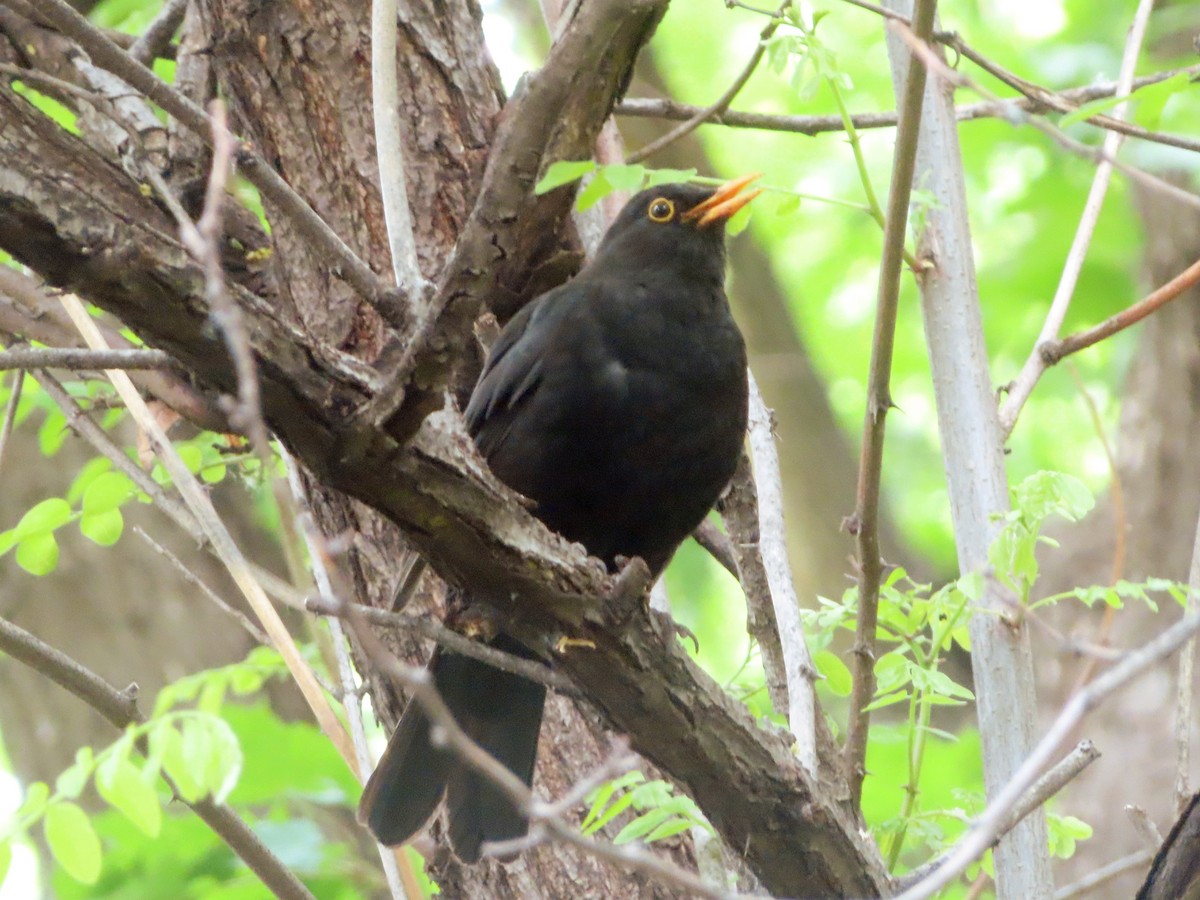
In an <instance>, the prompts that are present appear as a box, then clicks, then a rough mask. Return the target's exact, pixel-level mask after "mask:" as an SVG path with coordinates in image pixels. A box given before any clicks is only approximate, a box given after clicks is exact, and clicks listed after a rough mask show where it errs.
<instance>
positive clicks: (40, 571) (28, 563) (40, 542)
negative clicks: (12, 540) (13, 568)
mask: <svg viewBox="0 0 1200 900" xmlns="http://www.w3.org/2000/svg"><path fill="white" fill-rule="evenodd" d="M17 565H18V566H20V567H21V568H22V569H24V570H25V571H26V572H28V573H29V574H30V575H49V574H50V573H51V572H53V571H54V570H55V568H57V566H58V542H57V541H56V540H54V535H53V534H50V533H49V532H46V533H43V534H35V535H33V536H32V537H27V538H25V539H24V540H22V541H21V543H19V544H17Z"/></svg>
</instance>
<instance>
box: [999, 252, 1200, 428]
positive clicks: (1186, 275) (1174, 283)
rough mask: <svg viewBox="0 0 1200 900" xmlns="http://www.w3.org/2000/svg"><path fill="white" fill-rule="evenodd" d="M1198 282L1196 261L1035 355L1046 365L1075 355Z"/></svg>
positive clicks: (1044, 347)
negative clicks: (1133, 301)
mask: <svg viewBox="0 0 1200 900" xmlns="http://www.w3.org/2000/svg"><path fill="white" fill-rule="evenodd" d="M1198 283H1200V260H1197V261H1196V262H1194V263H1192V264H1191V265H1190V266H1188V267H1187V268H1186V269H1184V270H1183V271H1182V272H1180V273H1179V274H1178V275H1176V276H1175V277H1174V278H1172V279H1171V280H1170V281H1168V282H1167V283H1166V284H1164V285H1163V286H1162V287H1160V288H1157V289H1155V290H1153V291H1151V292H1150V293H1149V294H1147V295H1146V296H1145V297H1143V298H1142V299H1141V300H1139V301H1138V302H1137V303H1135V304H1133V305H1132V306H1130V307H1127V308H1126V309H1123V310H1121V311H1120V312H1119V313H1117V314H1116V315H1115V316H1110V317H1109V318H1107V319H1105V320H1104V321H1103V322H1101V323H1100V324H1099V325H1095V326H1093V327H1091V328H1088V329H1085V330H1083V331H1077V332H1075V333H1074V334H1070V335H1067V336H1066V337H1065V338H1063V339H1062V340H1061V341H1054V342H1052V343H1049V344H1044V345H1041V346H1039V347H1038V352H1039V353H1040V355H1041V357H1042V359H1043V360H1044V361H1045V363H1046V365H1048V366H1050V365H1054V364H1055V363H1057V362H1059V361H1061V360H1062V359H1063V358H1064V357H1066V356H1070V355H1071V354H1072V353H1078V352H1079V351H1080V350H1083V349H1085V348H1087V347H1090V346H1092V345H1093V344H1097V343H1099V342H1100V341H1102V340H1104V339H1105V338H1109V337H1112V336H1113V335H1114V334H1116V333H1117V332H1118V331H1123V330H1125V329H1126V328H1128V327H1130V326H1131V325H1136V324H1137V323H1138V322H1140V321H1142V319H1144V318H1146V316H1148V315H1150V314H1151V313H1154V312H1157V311H1158V310H1159V309H1161V308H1162V307H1164V306H1166V305H1167V304H1168V303H1170V302H1171V301H1172V300H1174V299H1175V298H1176V297H1178V296H1179V295H1180V294H1182V293H1183V292H1184V291H1187V290H1189V289H1190V288H1193V287H1195V286H1196V284H1198ZM1006 408H1007V405H1006ZM1018 411H1019V410H1018Z"/></svg>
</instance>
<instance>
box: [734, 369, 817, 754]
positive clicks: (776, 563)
mask: <svg viewBox="0 0 1200 900" xmlns="http://www.w3.org/2000/svg"><path fill="white" fill-rule="evenodd" d="M749 439H750V455H751V458H752V459H753V461H754V480H755V484H756V487H757V492H758V523H759V538H758V541H759V544H758V546H759V552H760V553H761V555H762V562H763V568H764V569H765V570H766V575H767V585H768V587H769V589H770V593H771V605H772V606H773V607H774V610H775V622H776V627H777V629H778V632H779V642H780V645H781V647H782V650H783V663H784V672H785V675H786V679H787V692H788V710H787V713H788V726H789V727H790V729H791V732H792V734H793V735H794V736H795V738H796V756H797V758H798V759H799V760H800V762H801V763H802V764H803V766H804V767H805V768H806V769H808V771H809V772H810V773H811V774H813V775H816V772H817V731H816V728H817V698H816V695H815V694H814V692H813V681H814V679H815V678H816V669H815V668H814V666H813V663H812V658H811V657H810V656H809V653H808V644H807V643H806V642H805V640H804V625H803V623H801V621H800V600H799V598H798V597H797V596H796V586H795V584H796V583H795V580H794V579H793V578H792V570H791V566H790V565H789V563H788V556H787V531H786V529H785V527H784V522H783V476H782V475H781V474H780V471H779V454H778V451H777V450H776V449H775V430H774V427H773V426H772V423H771V411H770V410H769V409H767V407H766V404H765V403H763V398H762V394H760V393H759V390H758V384H757V382H755V380H754V376H753V375H750V429H749Z"/></svg>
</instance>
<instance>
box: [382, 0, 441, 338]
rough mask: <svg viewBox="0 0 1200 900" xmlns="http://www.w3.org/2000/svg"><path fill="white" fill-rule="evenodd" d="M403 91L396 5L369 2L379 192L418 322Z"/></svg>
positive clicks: (421, 288) (420, 282)
mask: <svg viewBox="0 0 1200 900" xmlns="http://www.w3.org/2000/svg"><path fill="white" fill-rule="evenodd" d="M399 95H400V89H399V86H398V84H397V79H396V0H372V3H371V108H372V112H373V114H374V119H375V155H376V159H377V161H378V167H379V192H380V194H381V196H382V198H383V219H384V224H385V226H386V227H387V235H388V248H389V249H390V251H391V254H392V271H393V273H394V274H395V277H396V286H397V287H398V288H399V289H400V290H401V291H402V292H403V293H404V294H406V295H408V297H409V299H410V302H411V303H412V304H413V305H414V307H417V306H419V307H420V308H419V310H418V314H417V318H421V317H423V315H424V314H425V313H426V309H425V307H426V306H427V305H428V304H427V302H426V300H427V297H426V293H427V289H428V283H427V282H426V281H425V279H424V278H423V277H422V276H421V267H420V264H419V263H418V261H417V244H416V240H415V238H414V237H413V222H412V212H411V211H410V210H409V206H408V179H407V177H406V175H405V169H404V147H403V144H402V143H401V141H400V108H399V103H400V100H399Z"/></svg>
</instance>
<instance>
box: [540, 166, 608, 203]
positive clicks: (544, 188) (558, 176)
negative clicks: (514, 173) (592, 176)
mask: <svg viewBox="0 0 1200 900" xmlns="http://www.w3.org/2000/svg"><path fill="white" fill-rule="evenodd" d="M594 171H596V164H595V163H594V162H592V161H591V160H590V159H581V160H577V161H572V160H559V161H558V162H556V163H551V164H550V168H548V169H547V170H546V174H545V175H543V176H542V178H541V180H540V181H538V183H537V184H536V185H534V188H533V192H534V193H535V194H539V195H540V194H545V193H547V192H549V191H552V190H554V189H555V188H556V187H562V186H563V185H564V184H570V183H571V182H572V181H578V180H579V179H580V178H582V177H583V176H584V175H586V174H587V173H588V172H594Z"/></svg>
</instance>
